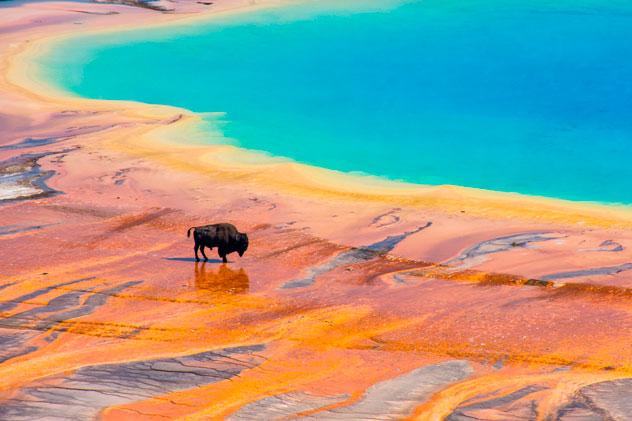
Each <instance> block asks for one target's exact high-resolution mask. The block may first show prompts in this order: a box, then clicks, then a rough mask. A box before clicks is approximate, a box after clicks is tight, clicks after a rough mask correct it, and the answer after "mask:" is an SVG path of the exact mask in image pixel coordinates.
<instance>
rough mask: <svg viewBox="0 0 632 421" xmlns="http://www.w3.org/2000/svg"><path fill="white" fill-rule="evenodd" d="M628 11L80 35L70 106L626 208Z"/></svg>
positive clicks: (433, 176) (327, 14) (260, 20)
mask: <svg viewBox="0 0 632 421" xmlns="http://www.w3.org/2000/svg"><path fill="white" fill-rule="evenodd" d="M630 40H632V2H630V1H617V0H610V1H605V0H574V1H569V0H556V1H548V0H506V1H500V0H467V1H466V0H458V1H456V0H423V1H414V0H412V1H400V2H394V1H386V0H385V1H381V2H380V1H375V0H374V1H361V0H355V1H354V0H350V1H348V2H342V1H338V2H335V3H334V2H331V1H321V2H313V1H312V2H308V1H306V2H305V3H304V4H297V5H290V6H286V7H280V8H272V9H267V10H257V11H253V12H249V13H243V14H234V15H227V16H224V17H216V18H213V19H209V20H208V21H205V22H196V23H192V24H188V25H181V26H172V27H164V28H157V29H152V30H147V29H144V30H135V31H126V32H121V33H116V34H101V35H91V36H79V37H75V38H72V39H69V40H66V41H63V42H61V44H60V45H58V46H57V47H56V48H54V49H53V50H52V51H51V52H50V53H48V54H47V55H45V56H43V57H41V58H40V59H39V60H40V63H38V65H39V66H41V68H42V69H43V70H44V72H45V74H46V78H47V79H48V80H49V81H50V83H53V84H55V85H57V86H59V87H62V88H63V89H65V90H68V91H71V92H73V93H75V94H78V95H81V96H85V97H89V98H100V99H125V100H135V101H142V102H147V103H158V104H169V105H175V106H179V107H184V108H187V109H190V110H192V111H196V112H222V113H224V114H223V115H222V117H221V118H219V119H216V118H214V119H213V120H212V121H210V124H213V125H214V126H215V127H217V128H219V129H220V130H221V131H222V133H223V135H224V136H225V139H226V141H227V142H233V143H235V144H237V145H239V146H241V147H243V148H246V149H252V150H259V151H265V152H267V153H270V154H273V155H277V156H284V157H288V158H291V159H294V160H296V161H299V162H303V163H306V164H311V165H316V166H321V167H325V168H330V169H335V170H340V171H349V172H351V171H353V172H356V171H357V172H363V173H368V174H372V175H377V176H382V177H386V178H389V179H394V180H404V181H407V182H412V183H420V184H454V185H461V186H467V187H475V188H482V189H489V190H497V191H506V192H518V193H523V194H530V195H540V196H549V197H555V198H562V199H570V200H579V201H593V202H603V203H622V204H631V203H632V42H631V41H630Z"/></svg>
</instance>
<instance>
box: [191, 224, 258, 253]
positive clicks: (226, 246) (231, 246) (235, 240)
mask: <svg viewBox="0 0 632 421" xmlns="http://www.w3.org/2000/svg"><path fill="white" fill-rule="evenodd" d="M191 230H194V231H193V239H194V240H195V246H194V247H193V250H195V261H196V262H199V261H200V258H199V257H198V249H200V251H201V252H202V256H204V261H207V260H208V257H206V254H205V253H204V247H208V248H210V249H211V250H213V247H217V254H219V257H221V258H222V261H223V262H224V263H226V262H228V260H226V255H227V254H230V253H232V252H235V251H236V252H237V253H239V257H241V256H243V255H244V253H245V252H246V250H247V249H248V235H246V234H244V233H241V232H239V231H237V228H235V226H234V225H232V224H225V223H224V224H213V225H205V226H203V227H191V228H189V230H188V231H187V237H190V236H191Z"/></svg>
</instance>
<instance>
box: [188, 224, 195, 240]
mask: <svg viewBox="0 0 632 421" xmlns="http://www.w3.org/2000/svg"><path fill="white" fill-rule="evenodd" d="M193 228H195V227H191V228H189V230H188V231H187V238H189V237H190V236H191V230H192V229H193Z"/></svg>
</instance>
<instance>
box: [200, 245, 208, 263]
mask: <svg viewBox="0 0 632 421" xmlns="http://www.w3.org/2000/svg"><path fill="white" fill-rule="evenodd" d="M200 251H201V252H202V256H204V261H205V262H208V257H206V253H204V244H202V246H200Z"/></svg>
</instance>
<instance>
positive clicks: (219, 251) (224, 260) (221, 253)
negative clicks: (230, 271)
mask: <svg viewBox="0 0 632 421" xmlns="http://www.w3.org/2000/svg"><path fill="white" fill-rule="evenodd" d="M217 254H219V257H221V258H222V262H224V263H228V260H227V259H226V251H225V250H223V249H222V248H221V247H218V248H217Z"/></svg>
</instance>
